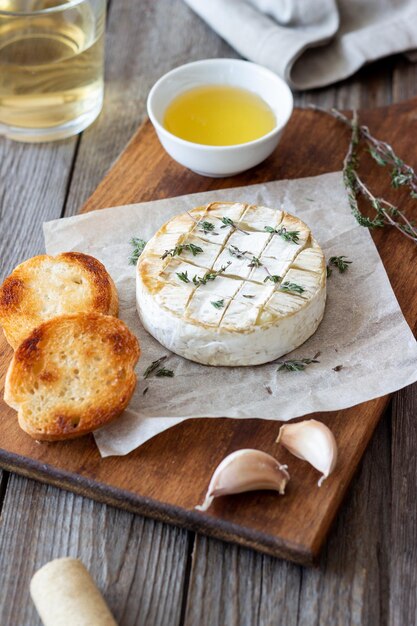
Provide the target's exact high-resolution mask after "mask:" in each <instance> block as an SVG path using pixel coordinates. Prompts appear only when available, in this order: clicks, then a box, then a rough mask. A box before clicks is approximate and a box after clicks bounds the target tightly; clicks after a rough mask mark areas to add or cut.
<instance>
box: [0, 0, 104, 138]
mask: <svg viewBox="0 0 417 626" xmlns="http://www.w3.org/2000/svg"><path fill="white" fill-rule="evenodd" d="M4 2H6V3H7V5H8V10H10V8H9V6H10V4H13V3H14V2H15V3H19V4H20V2H19V0H3V3H4ZM55 4H56V3H55ZM60 4H61V5H64V7H65V6H66V5H68V8H67V9H61V10H53V11H51V12H48V11H45V10H43V11H40V12H36V13H31V14H30V16H27V15H24V14H19V15H13V16H12V17H10V16H7V14H6V16H5V14H4V13H2V12H1V9H2V0H0V130H1V126H3V127H5V128H6V133H5V134H8V135H9V136H12V137H13V136H14V138H17V139H23V140H25V139H26V140H30V141H36V140H45V139H46V140H49V139H55V138H59V137H63V136H68V135H72V134H74V132H79V130H82V128H85V127H86V126H87V125H88V124H89V123H91V121H93V119H95V117H97V115H98V113H99V112H100V110H101V106H102V97H103V57H104V54H103V52H104V51H103V44H104V42H103V39H104V7H105V4H104V0H103V10H102V11H101V15H100V16H99V19H97V16H96V15H95V14H94V12H93V9H92V6H91V5H90V2H87V1H83V2H81V3H79V4H75V6H72V5H73V2H71V0H68V1H67V2H66V3H65V2H62V1H61V2H60ZM39 5H41V8H42V9H45V8H47V7H48V6H50V5H51V0H49V1H48V0H43V1H41V2H39V0H38V1H37V2H36V6H37V7H39ZM28 24H29V25H30V27H29V28H28ZM7 131H8V132H7Z"/></svg>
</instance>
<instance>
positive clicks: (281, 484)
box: [195, 449, 290, 511]
mask: <svg viewBox="0 0 417 626" xmlns="http://www.w3.org/2000/svg"><path fill="white" fill-rule="evenodd" d="M289 479H290V475H289V474H288V472H287V466H286V465H281V464H280V463H278V461H277V460H276V459H274V457H272V456H271V455H270V454H267V453H266V452H262V451H261V450H251V449H244V450H236V452H232V454H229V455H228V456H227V457H226V458H224V459H223V461H221V463H220V464H219V465H218V466H217V468H216V469H215V471H214V474H213V476H212V477H211V480H210V484H209V487H208V490H207V494H206V497H205V499H204V502H203V504H201V505H199V506H196V507H195V508H196V509H198V510H199V511H207V509H208V508H209V506H210V505H211V503H212V502H213V500H214V498H217V496H225V495H229V494H233V493H243V492H245V491H254V490H256V489H271V490H274V491H278V492H279V493H280V494H284V493H285V486H286V484H287V482H288V481H289Z"/></svg>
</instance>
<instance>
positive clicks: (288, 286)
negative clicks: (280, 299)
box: [279, 280, 305, 294]
mask: <svg viewBox="0 0 417 626" xmlns="http://www.w3.org/2000/svg"><path fill="white" fill-rule="evenodd" d="M279 290H280V291H284V292H286V293H300V294H301V293H304V291H305V289H304V287H302V286H301V285H297V283H292V282H290V281H289V280H286V281H285V282H283V283H281V285H280V286H279Z"/></svg>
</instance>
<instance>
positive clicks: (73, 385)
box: [4, 313, 140, 441]
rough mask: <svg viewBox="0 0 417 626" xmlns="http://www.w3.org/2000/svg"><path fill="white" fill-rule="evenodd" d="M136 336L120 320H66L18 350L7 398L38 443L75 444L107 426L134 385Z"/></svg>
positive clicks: (92, 316) (81, 316)
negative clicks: (75, 439) (61, 442)
mask: <svg viewBox="0 0 417 626" xmlns="http://www.w3.org/2000/svg"><path fill="white" fill-rule="evenodd" d="M139 354H140V349H139V344H138V341H137V339H136V337H135V336H134V335H133V333H131V331H130V330H129V329H128V328H127V326H126V325H125V324H124V322H122V321H121V320H119V319H118V318H116V317H113V316H109V315H103V314H100V313H76V314H72V315H62V316H59V317H55V318H53V319H51V320H49V321H47V322H44V323H43V324H41V325H40V326H38V327H37V328H35V329H34V330H33V331H32V333H31V334H30V335H29V337H27V338H26V339H25V340H24V341H23V342H22V343H21V345H20V346H19V347H18V349H17V350H16V352H15V354H14V357H13V359H12V361H11V363H10V366H9V369H8V372H7V376H6V385H5V394H4V399H5V401H6V402H7V404H9V405H10V406H11V407H13V408H14V409H16V410H17V411H18V419H19V425H20V426H21V428H22V429H23V430H24V431H26V432H27V433H28V434H29V435H30V436H31V437H33V438H34V439H37V440H39V441H58V440H64V439H72V438H74V437H79V436H81V435H85V434H86V433H89V432H92V431H94V430H95V429H97V428H100V427H101V426H103V425H105V424H107V423H109V422H110V421H111V420H112V419H114V418H115V417H117V416H118V415H120V413H121V412H122V411H123V410H124V409H125V408H126V406H127V404H128V403H129V400H130V398H131V396H132V394H133V392H134V389H135V386H136V375H135V372H134V367H135V364H136V362H137V360H138V358H139Z"/></svg>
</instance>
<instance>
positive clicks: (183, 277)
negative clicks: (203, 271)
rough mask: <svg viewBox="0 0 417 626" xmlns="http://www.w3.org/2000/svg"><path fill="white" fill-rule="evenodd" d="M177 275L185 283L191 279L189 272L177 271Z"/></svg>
mask: <svg viewBox="0 0 417 626" xmlns="http://www.w3.org/2000/svg"><path fill="white" fill-rule="evenodd" d="M175 273H176V275H177V276H178V278H179V279H180V280H182V282H183V283H189V282H190V279H189V278H188V272H175Z"/></svg>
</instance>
